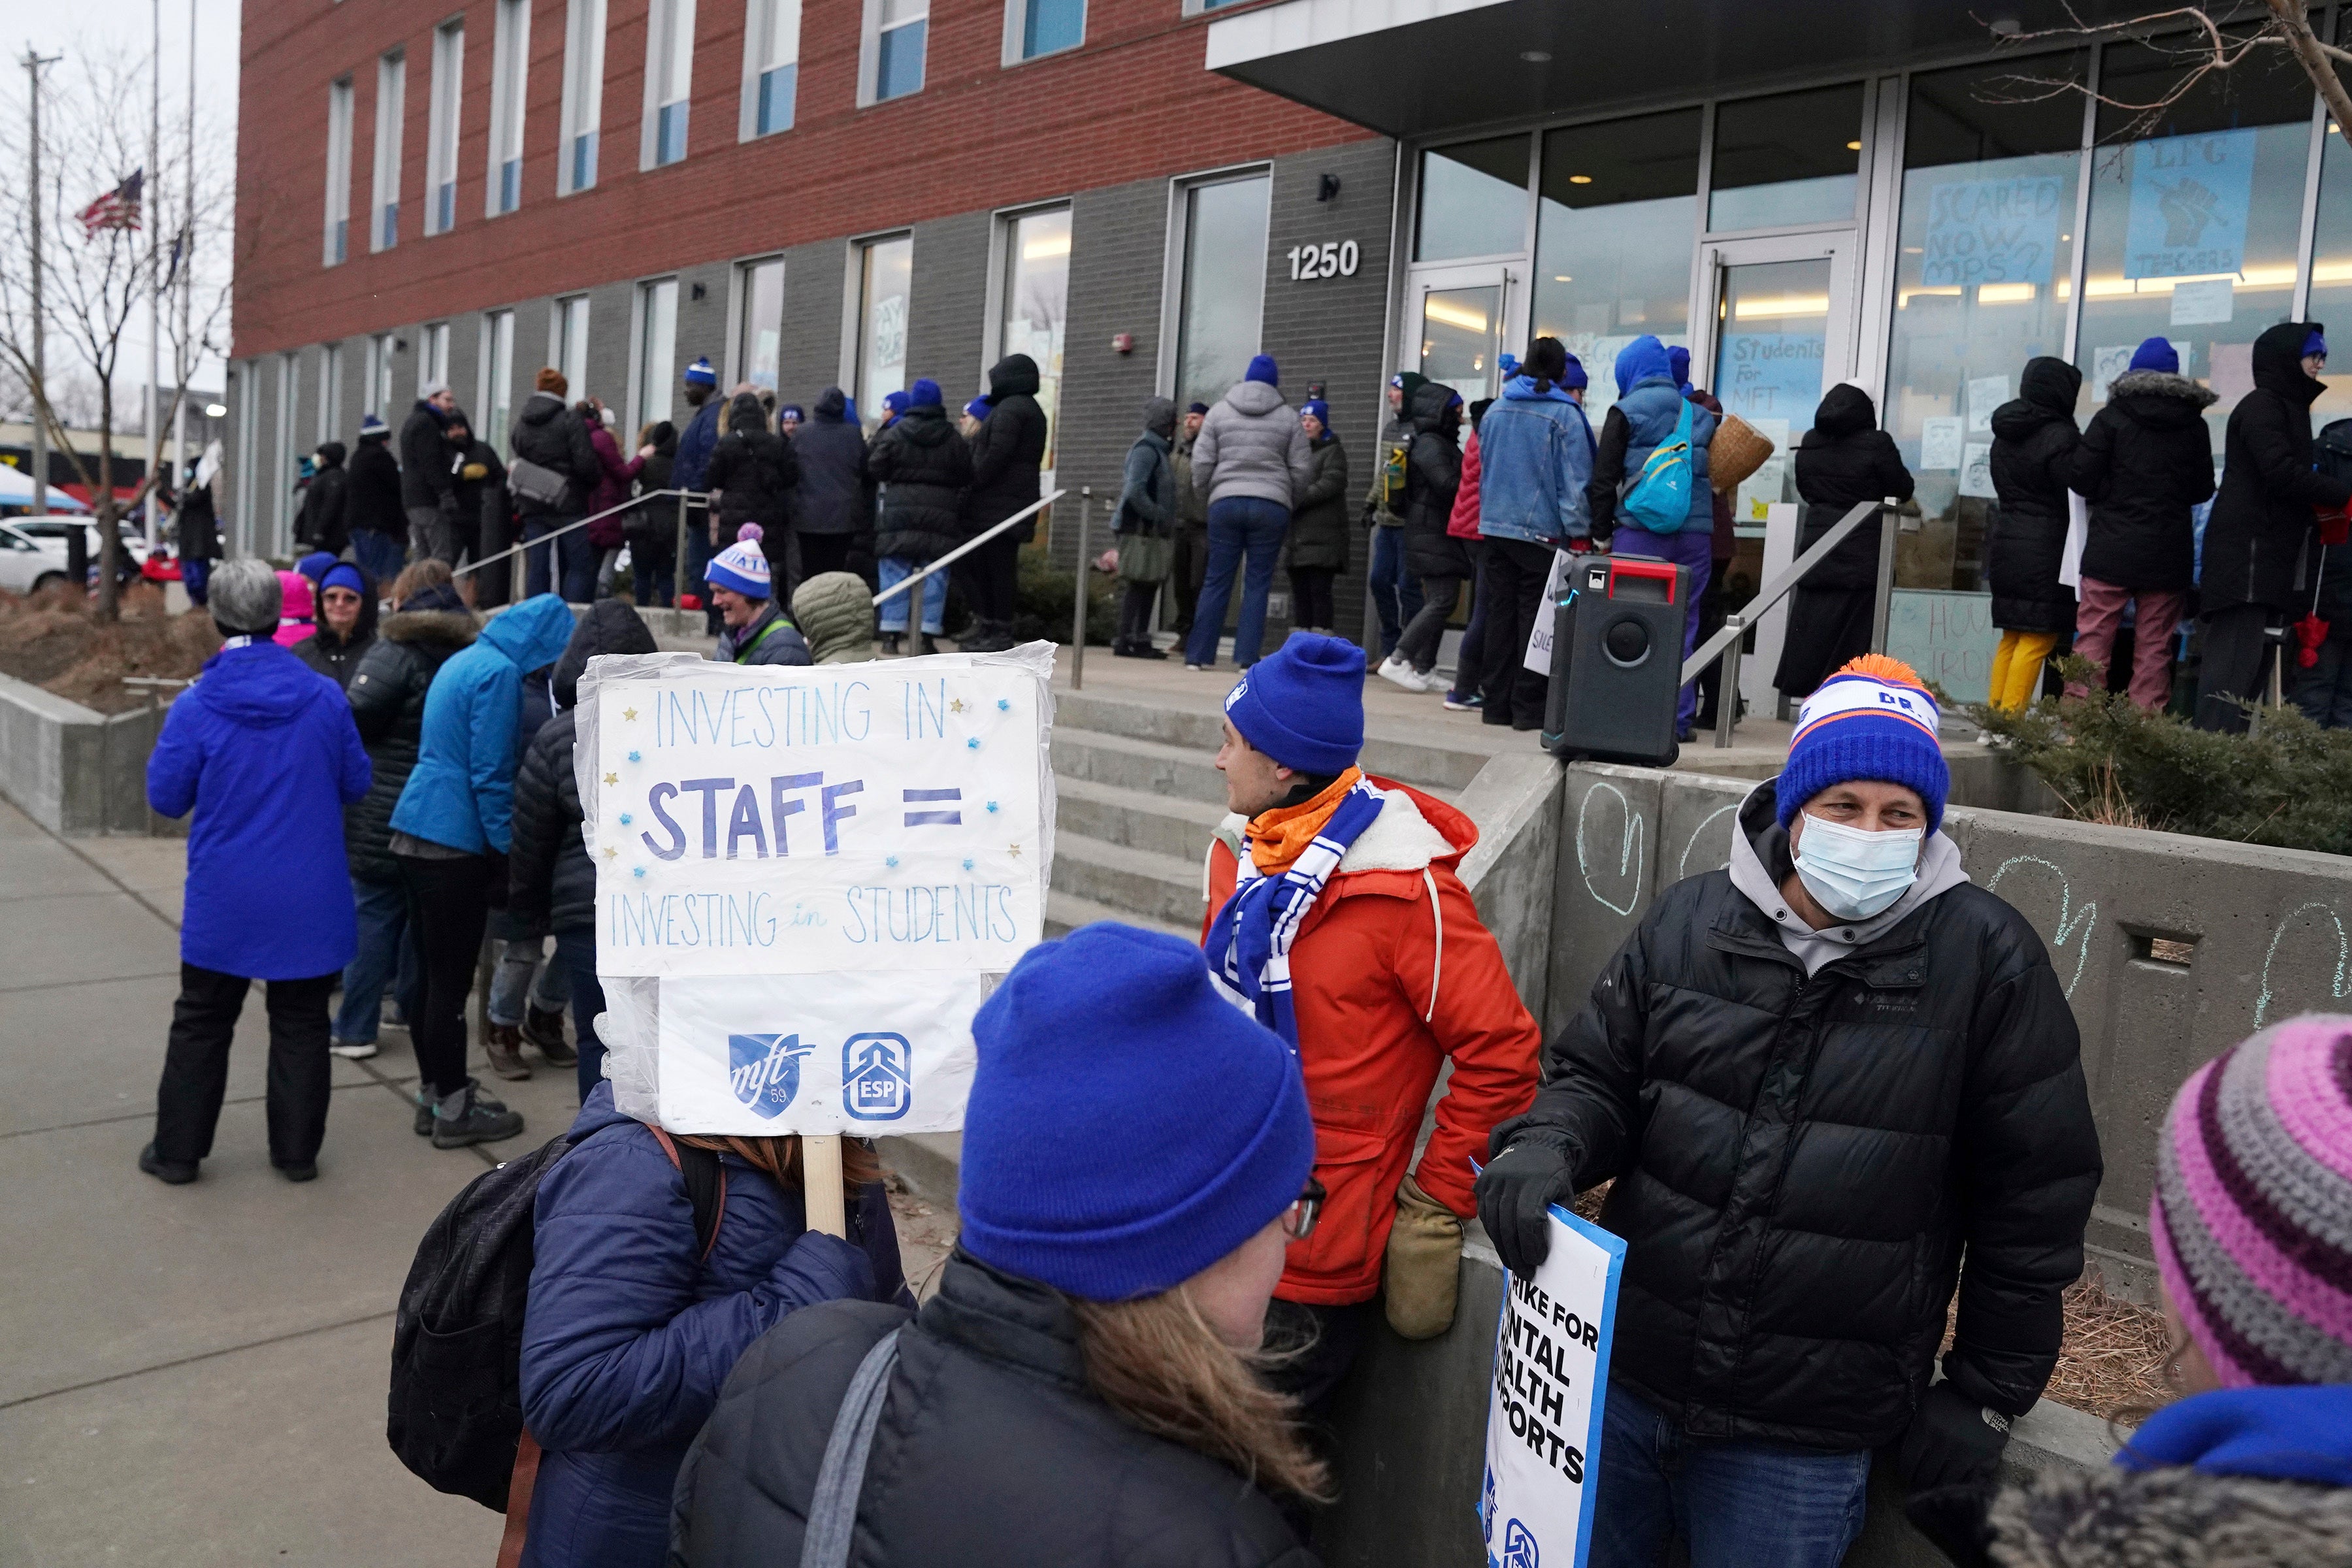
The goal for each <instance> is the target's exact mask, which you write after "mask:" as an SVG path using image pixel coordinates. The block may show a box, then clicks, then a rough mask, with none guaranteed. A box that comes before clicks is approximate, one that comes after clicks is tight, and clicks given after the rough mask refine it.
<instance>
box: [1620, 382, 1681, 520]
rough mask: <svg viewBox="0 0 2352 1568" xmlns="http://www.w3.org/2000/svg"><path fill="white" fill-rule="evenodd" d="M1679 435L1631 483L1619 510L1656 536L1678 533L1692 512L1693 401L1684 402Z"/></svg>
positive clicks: (1668, 440) (1678, 422) (1664, 444)
mask: <svg viewBox="0 0 2352 1568" xmlns="http://www.w3.org/2000/svg"><path fill="white" fill-rule="evenodd" d="M1682 404H1683V411H1682V413H1681V415H1680V416H1677V417H1676V418H1675V433H1674V434H1673V435H1671V436H1669V437H1666V438H1665V439H1664V440H1663V441H1661V442H1659V443H1658V447H1657V450H1656V451H1654V452H1652V453H1651V454H1650V457H1649V460H1648V461H1647V462H1645V463H1643V465H1642V471H1641V472H1640V473H1638V474H1635V475H1634V476H1633V479H1630V480H1628V481H1627V483H1626V485H1625V489H1624V491H1623V493H1622V495H1621V496H1620V497H1619V498H1618V503H1617V510H1618V511H1619V512H1620V513H1621V514H1622V515H1623V517H1624V519H1625V521H1628V522H1631V523H1633V525H1634V526H1635V527H1636V528H1646V529H1648V530H1649V531H1651V532H1653V533H1675V532H1679V531H1681V529H1682V526H1683V523H1684V521H1685V519H1686V518H1688V517H1689V516H1690V509H1691V401H1690V399H1689V398H1687V397H1685V398H1684V399H1683V400H1682Z"/></svg>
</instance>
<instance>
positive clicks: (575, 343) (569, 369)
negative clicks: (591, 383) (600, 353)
mask: <svg viewBox="0 0 2352 1568" xmlns="http://www.w3.org/2000/svg"><path fill="white" fill-rule="evenodd" d="M549 317H550V319H549V321H548V330H547V347H548V356H547V357H548V359H549V361H550V362H551V363H552V364H553V365H554V366H555V368H556V369H558V370H560V371H562V373H563V380H564V384H565V388H566V390H565V393H564V395H565V397H567V398H568V399H569V400H571V401H572V402H573V403H577V402H579V401H580V400H581V399H582V398H583V397H585V396H587V395H588V296H587V295H585V294H573V295H572V296H570V297H569V298H566V299H562V300H557V301H556V302H555V305H554V308H553V309H552V310H551V311H550V313H549Z"/></svg>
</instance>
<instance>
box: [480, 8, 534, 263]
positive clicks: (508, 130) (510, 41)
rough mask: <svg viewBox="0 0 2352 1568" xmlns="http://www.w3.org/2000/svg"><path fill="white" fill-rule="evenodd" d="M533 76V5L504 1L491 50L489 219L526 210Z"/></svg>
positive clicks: (487, 207)
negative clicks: (525, 158) (526, 119)
mask: <svg viewBox="0 0 2352 1568" xmlns="http://www.w3.org/2000/svg"><path fill="white" fill-rule="evenodd" d="M529 85H530V0H499V19H498V32H497V36H496V37H494V38H493V39H492V41H491V51H490V166H489V171H488V181H487V182H486V183H487V185H488V198H487V200H486V201H485V203H484V206H483V211H484V214H485V216H489V217H497V216H499V214H501V213H510V212H512V211H514V210H515V208H517V207H518V206H520V205H522V121H523V109H524V105H525V102H526V99H527V89H528V88H529Z"/></svg>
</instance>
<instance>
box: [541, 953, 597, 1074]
mask: <svg viewBox="0 0 2352 1568" xmlns="http://www.w3.org/2000/svg"><path fill="white" fill-rule="evenodd" d="M558 963H560V964H562V966H563V973H565V974H567V975H569V976H571V979H572V1032H573V1033H574V1034H576V1035H578V1036H579V1037H580V1103H581V1104H583V1105H585V1104H587V1103H588V1093H589V1091H590V1090H591V1089H594V1088H595V1087H596V1085H597V1084H598V1083H599V1082H601V1081H603V1079H604V1041H603V1040H601V1039H599V1038H597V1037H596V1015H597V1014H599V1013H601V1012H603V1011H604V985H603V984H602V983H601V982H599V981H598V980H597V978H596V932H595V930H594V928H593V927H590V928H588V929H585V930H582V931H557V932H556V933H555V958H554V961H553V962H552V963H549V965H548V968H550V969H553V968H554V967H555V965H556V964H558Z"/></svg>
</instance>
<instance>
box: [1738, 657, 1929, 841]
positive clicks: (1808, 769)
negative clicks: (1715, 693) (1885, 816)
mask: <svg viewBox="0 0 2352 1568" xmlns="http://www.w3.org/2000/svg"><path fill="white" fill-rule="evenodd" d="M1939 717H1940V715H1939V713H1938V711H1937V707H1936V700H1935V698H1933V697H1932V696H1930V695H1928V692H1927V685H1926V683H1925V682H1923V681H1921V680H1920V679H1919V676H1918V673H1917V672H1916V671H1915V670H1914V669H1913V668H1911V667H1910V666H1909V665H1907V664H1905V663H1904V662H1903V661H1902V660H1901V659H1897V658H1887V657H1886V656H1885V654H1883V653H1866V654H1864V655H1863V656H1862V657H1861V658H1857V659H1853V660H1852V661H1850V662H1848V663H1847V664H1846V665H1845V667H1844V668H1842V669H1840V670H1839V671H1838V672H1837V673H1836V674H1835V675H1832V676H1831V677H1830V678H1829V679H1827V680H1824V681H1822V683H1821V685H1819V686H1818V687H1816V688H1814V689H1813V694H1812V695H1811V697H1808V698H1806V699H1805V700H1804V703H1803V704H1802V706H1801V707H1800V708H1798V710H1797V729H1796V732H1795V733H1794V734H1793V735H1791V736H1790V739H1789V761H1788V763H1787V764H1786V765H1785V766H1783V767H1782V768H1781V770H1780V783H1779V784H1778V785H1777V786H1776V793H1777V798H1778V802H1779V805H1780V826H1782V827H1784V828H1785V827H1787V826H1789V824H1790V823H1791V822H1794V821H1795V820H1796V819H1797V813H1798V812H1799V811H1800V810H1801V809H1802V808H1803V806H1804V804H1805V802H1807V801H1809V800H1811V799H1812V798H1813V796H1815V795H1819V794H1821V793H1822V791H1823V790H1825V789H1827V788H1829V787H1830V786H1831V785H1832V784H1847V783H1850V782H1851V781H1853V780H1854V779H1875V780H1877V781H1879V782H1880V783H1883V784H1901V785H1903V786H1904V787H1905V788H1906V789H1913V790H1916V791H1918V792H1919V798H1920V799H1921V800H1922V801H1924V802H1926V803H1927V831H1928V832H1930V833H1933V832H1935V831H1936V829H1937V828H1938V827H1941V826H1943V825H1944V800H1945V797H1946V796H1948V795H1950V794H1951V793H1952V773H1951V769H1950V768H1949V767H1948V766H1947V765H1946V764H1945V762H1944V749H1943V747H1942V746H1940V745H1938V744H1937V742H1936V725H1937V721H1938V719H1939Z"/></svg>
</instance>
